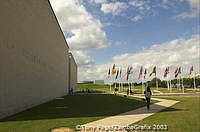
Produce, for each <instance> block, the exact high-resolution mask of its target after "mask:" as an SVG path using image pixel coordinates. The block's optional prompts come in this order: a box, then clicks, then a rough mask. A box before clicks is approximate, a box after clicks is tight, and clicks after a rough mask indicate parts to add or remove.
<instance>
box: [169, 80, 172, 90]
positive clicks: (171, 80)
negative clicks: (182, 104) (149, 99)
mask: <svg viewBox="0 0 200 132" xmlns="http://www.w3.org/2000/svg"><path fill="white" fill-rule="evenodd" d="M169 81H170V93H171V92H172V80H171V79H170V80H169Z"/></svg>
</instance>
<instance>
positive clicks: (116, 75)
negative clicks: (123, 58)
mask: <svg viewBox="0 0 200 132" xmlns="http://www.w3.org/2000/svg"><path fill="white" fill-rule="evenodd" d="M118 74H119V69H118V70H117V74H116V77H115V79H117V77H118Z"/></svg>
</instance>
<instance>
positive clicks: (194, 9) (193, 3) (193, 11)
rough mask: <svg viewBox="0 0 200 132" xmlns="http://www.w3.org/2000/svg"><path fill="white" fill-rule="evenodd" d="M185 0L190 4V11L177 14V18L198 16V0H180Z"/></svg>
mask: <svg viewBox="0 0 200 132" xmlns="http://www.w3.org/2000/svg"><path fill="white" fill-rule="evenodd" d="M181 1H187V2H188V3H189V6H190V12H184V13H181V14H179V15H177V16H176V17H177V18H193V17H199V15H200V0H181Z"/></svg>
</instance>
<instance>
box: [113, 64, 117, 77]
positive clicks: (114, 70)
mask: <svg viewBox="0 0 200 132" xmlns="http://www.w3.org/2000/svg"><path fill="white" fill-rule="evenodd" d="M115 73H116V69H115V64H114V65H113V67H112V75H114V74H115Z"/></svg>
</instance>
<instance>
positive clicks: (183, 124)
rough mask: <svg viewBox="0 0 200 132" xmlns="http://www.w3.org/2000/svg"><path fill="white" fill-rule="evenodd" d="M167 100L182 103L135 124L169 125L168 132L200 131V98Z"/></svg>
mask: <svg viewBox="0 0 200 132" xmlns="http://www.w3.org/2000/svg"><path fill="white" fill-rule="evenodd" d="M165 98H168V99H173V100H178V101H180V102H179V103H177V104H175V105H174V106H172V107H170V108H167V109H165V110H163V111H161V112H159V113H156V114H154V115H152V116H150V117H148V118H145V119H144V120H142V121H139V122H137V123H135V124H137V125H144V124H147V125H150V126H152V125H153V124H157V125H158V124H166V125H168V132H199V131H200V97H173V98H172V97H165Z"/></svg>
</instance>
